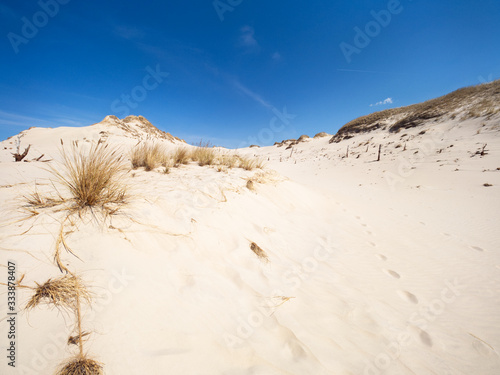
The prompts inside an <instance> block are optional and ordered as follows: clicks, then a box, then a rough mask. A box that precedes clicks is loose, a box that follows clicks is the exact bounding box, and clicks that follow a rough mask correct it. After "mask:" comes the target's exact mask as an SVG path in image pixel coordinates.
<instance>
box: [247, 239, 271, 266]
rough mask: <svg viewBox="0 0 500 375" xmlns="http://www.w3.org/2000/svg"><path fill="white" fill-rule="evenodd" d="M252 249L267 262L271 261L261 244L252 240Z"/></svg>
mask: <svg viewBox="0 0 500 375" xmlns="http://www.w3.org/2000/svg"><path fill="white" fill-rule="evenodd" d="M250 249H251V250H252V251H253V252H254V253H255V254H256V255H257V256H258V257H259V258H260V259H262V260H265V261H266V262H269V258H268V257H267V254H266V252H265V251H264V250H262V249H261V248H260V247H259V245H257V244H256V243H255V242H252V243H251V244H250Z"/></svg>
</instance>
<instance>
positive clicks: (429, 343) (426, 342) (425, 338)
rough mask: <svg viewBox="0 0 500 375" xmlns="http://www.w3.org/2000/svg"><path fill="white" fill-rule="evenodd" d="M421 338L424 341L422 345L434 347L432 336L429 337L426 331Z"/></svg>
mask: <svg viewBox="0 0 500 375" xmlns="http://www.w3.org/2000/svg"><path fill="white" fill-rule="evenodd" d="M419 337H420V341H422V344H424V345H425V346H428V347H432V338H431V335H429V334H428V333H427V332H425V331H424V330H421V331H420V335H419Z"/></svg>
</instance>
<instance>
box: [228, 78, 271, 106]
mask: <svg viewBox="0 0 500 375" xmlns="http://www.w3.org/2000/svg"><path fill="white" fill-rule="evenodd" d="M231 84H232V85H233V86H234V87H235V88H236V90H238V91H239V92H240V93H242V94H244V95H246V96H248V97H249V98H250V99H253V100H254V101H256V102H257V103H259V104H260V105H262V106H263V107H265V108H268V109H272V108H274V107H273V106H272V105H271V104H270V103H268V102H267V101H266V100H264V99H263V98H262V97H261V96H260V95H259V94H257V93H255V92H253V91H252V90H250V89H249V88H248V87H246V86H244V85H243V84H242V83H241V82H240V81H238V80H237V79H232V80H231Z"/></svg>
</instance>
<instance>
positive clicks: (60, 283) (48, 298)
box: [26, 275, 91, 310]
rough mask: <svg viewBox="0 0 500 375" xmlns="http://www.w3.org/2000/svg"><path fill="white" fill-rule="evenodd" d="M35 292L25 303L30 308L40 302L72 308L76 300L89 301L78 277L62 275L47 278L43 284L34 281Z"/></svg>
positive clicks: (74, 306)
mask: <svg viewBox="0 0 500 375" xmlns="http://www.w3.org/2000/svg"><path fill="white" fill-rule="evenodd" d="M36 285H37V287H36V288H31V289H34V290H35V294H34V295H33V296H32V297H31V298H30V300H29V301H28V303H27V305H26V309H27V310H31V309H33V308H35V307H37V306H39V305H41V304H53V305H54V306H56V307H58V308H65V309H68V310H74V309H75V308H76V304H77V300H78V299H82V298H83V299H84V300H86V301H87V302H90V300H91V298H90V293H89V292H88V291H87V289H86V288H85V287H84V286H83V283H82V282H81V281H80V280H79V279H78V277H76V276H73V275H64V276H62V277H60V278H57V279H49V280H47V281H46V282H45V283H44V284H43V285H40V284H38V283H36Z"/></svg>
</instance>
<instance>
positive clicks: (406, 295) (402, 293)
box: [344, 209, 482, 305]
mask: <svg viewBox="0 0 500 375" xmlns="http://www.w3.org/2000/svg"><path fill="white" fill-rule="evenodd" d="M344 212H347V210H346V209H344ZM355 218H356V220H359V221H360V220H361V217H360V216H355ZM421 224H422V225H425V223H423V222H421ZM361 226H363V227H364V228H369V227H368V225H367V224H366V223H363V222H361ZM365 233H366V234H368V235H370V236H371V235H373V233H372V232H371V231H369V230H368V229H367V230H365ZM368 244H369V245H370V246H372V247H377V244H376V243H374V242H371V241H370V242H368ZM473 248H474V249H475V250H477V251H481V250H482V249H481V250H480V248H475V247H473ZM375 256H376V257H377V258H378V259H379V260H380V261H382V262H386V261H387V257H386V256H385V255H383V254H380V253H378V254H375ZM382 271H383V272H384V273H385V274H386V275H387V276H389V277H392V278H393V279H396V280H399V279H401V275H400V274H399V273H398V272H396V271H394V270H391V269H387V268H383V269H382ZM397 293H398V295H399V297H401V298H402V299H403V300H404V301H407V302H410V303H412V304H415V305H417V304H418V298H417V296H416V295H414V294H413V293H410V292H408V291H406V290H398V291H397Z"/></svg>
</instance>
